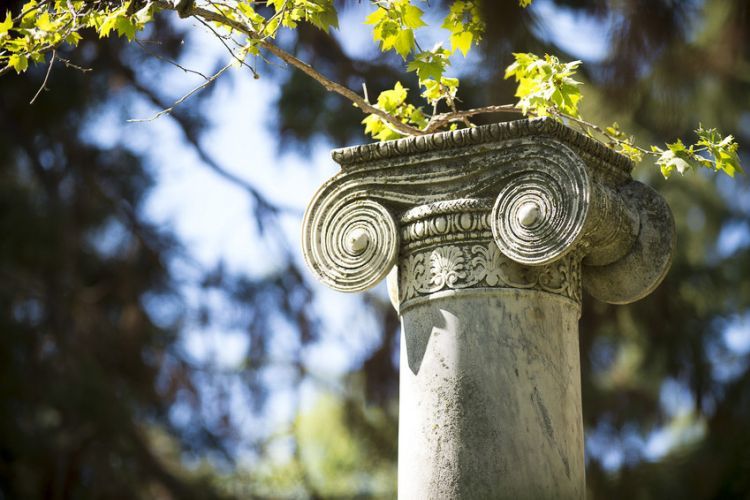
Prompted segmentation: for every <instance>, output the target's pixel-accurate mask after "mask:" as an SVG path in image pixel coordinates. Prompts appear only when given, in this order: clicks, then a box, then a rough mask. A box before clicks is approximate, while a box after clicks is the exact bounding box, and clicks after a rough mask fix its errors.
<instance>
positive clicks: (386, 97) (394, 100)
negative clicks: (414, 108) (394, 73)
mask: <svg viewBox="0 0 750 500" xmlns="http://www.w3.org/2000/svg"><path fill="white" fill-rule="evenodd" d="M408 91H409V89H407V88H404V86H403V85H401V82H396V85H395V86H394V87H393V90H385V91H383V92H381V93H380V95H379V96H378V107H379V108H380V109H382V110H383V111H386V112H392V111H394V110H395V109H396V108H397V107H398V106H400V105H401V104H403V102H404V101H405V100H406V97H407V94H408Z"/></svg>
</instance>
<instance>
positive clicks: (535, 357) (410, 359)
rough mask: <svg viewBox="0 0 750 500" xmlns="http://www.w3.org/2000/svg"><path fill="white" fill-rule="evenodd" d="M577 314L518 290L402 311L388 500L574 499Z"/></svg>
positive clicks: (468, 294)
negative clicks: (395, 499)
mask: <svg viewBox="0 0 750 500" xmlns="http://www.w3.org/2000/svg"><path fill="white" fill-rule="evenodd" d="M579 313H580V306H579V305H578V304H577V303H575V302H574V301H572V300H570V299H567V298H565V297H562V296H560V295H556V294H551V293H548V292H543V291H537V290H517V289H515V290H514V289H470V290H459V291H453V290H451V291H446V292H441V293H437V294H434V295H432V296H431V297H430V299H429V300H424V301H422V302H420V303H419V304H415V305H413V306H411V307H409V308H408V310H406V311H403V314H402V344H401V382H400V383H401V390H400V422H399V460H398V463H399V471H398V472H399V485H398V489H399V498H401V499H402V500H412V499H415V500H421V499H440V500H444V499H485V498H487V499H503V498H508V499H523V498H529V499H544V498H555V499H581V498H583V497H584V491H585V480H584V463H583V426H582V418H581V389H580V363H579V353H578V352H579V351H578V317H579Z"/></svg>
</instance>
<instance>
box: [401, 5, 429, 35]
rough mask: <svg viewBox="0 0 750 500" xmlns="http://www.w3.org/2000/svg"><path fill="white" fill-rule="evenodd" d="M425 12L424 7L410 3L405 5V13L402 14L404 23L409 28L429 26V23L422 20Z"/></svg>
mask: <svg viewBox="0 0 750 500" xmlns="http://www.w3.org/2000/svg"><path fill="white" fill-rule="evenodd" d="M423 14H424V12H422V9H420V8H419V7H416V6H414V5H411V4H409V5H406V7H404V14H403V16H402V19H403V22H404V24H405V25H406V26H408V27H409V28H412V29H416V28H421V27H422V26H427V23H425V22H424V21H422V15H423Z"/></svg>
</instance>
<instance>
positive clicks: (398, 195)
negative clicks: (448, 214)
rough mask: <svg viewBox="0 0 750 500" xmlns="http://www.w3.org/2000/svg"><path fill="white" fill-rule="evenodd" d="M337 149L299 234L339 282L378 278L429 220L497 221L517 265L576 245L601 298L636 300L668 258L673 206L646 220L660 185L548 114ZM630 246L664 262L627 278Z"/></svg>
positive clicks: (435, 228)
mask: <svg viewBox="0 0 750 500" xmlns="http://www.w3.org/2000/svg"><path fill="white" fill-rule="evenodd" d="M333 156H334V159H336V160H337V161H339V162H340V163H341V166H342V170H341V172H340V173H339V174H337V175H336V176H334V177H333V178H332V179H331V180H329V181H328V182H327V183H325V184H324V185H323V186H322V187H321V188H320V190H319V191H318V193H317V194H316V195H315V197H314V199H313V201H312V202H311V204H310V206H309V207H308V210H307V212H306V214H305V220H304V221H303V238H302V241H303V250H304V255H305V259H306V260H307V263H308V265H309V266H310V268H311V269H312V270H313V271H314V272H315V273H316V274H317V275H318V277H319V278H320V279H321V280H322V281H323V282H324V283H326V284H327V285H329V286H331V287H332V288H334V289H337V290H341V291H346V292H353V291H361V290H365V289H367V288H370V287H372V286H374V285H375V284H376V283H378V282H379V281H380V280H382V279H383V278H385V276H386V275H387V274H388V273H389V272H390V270H391V269H392V268H393V266H394V265H395V264H396V261H397V260H398V256H399V253H401V252H403V250H406V251H409V250H410V248H409V244H410V241H412V240H414V238H417V239H421V238H422V235H421V233H420V231H423V230H424V231H428V230H429V231H431V234H430V237H431V238H432V240H431V241H433V242H435V243H436V244H437V242H438V241H451V240H454V241H455V240H456V239H457V238H463V235H458V236H457V235H456V234H455V230H459V232H462V233H466V232H467V231H469V232H470V229H469V226H465V227H464V226H463V225H462V223H466V224H469V225H471V224H474V225H477V227H476V230H477V231H485V232H487V231H489V232H491V233H492V240H493V241H494V243H495V245H497V247H498V249H499V250H500V251H501V252H502V254H503V255H505V256H506V257H508V258H509V259H511V260H512V261H514V262H515V263H517V264H521V265H525V266H541V265H545V264H550V263H553V262H555V261H557V260H559V259H562V258H563V257H565V256H566V255H567V254H568V253H573V252H578V253H579V254H580V256H581V257H582V258H583V264H584V266H586V267H591V268H595V267H596V268H597V269H595V270H593V271H592V272H588V271H587V272H584V279H587V278H586V277H589V276H590V277H591V280H592V285H591V286H586V288H587V289H588V290H589V291H590V292H591V293H592V294H593V295H594V296H596V297H597V298H599V299H601V300H604V301H608V300H611V301H613V302H615V303H623V302H627V301H628V300H637V299H638V298H640V297H642V296H644V295H646V294H648V293H649V292H650V291H651V290H653V288H655V287H656V286H657V285H658V283H659V282H660V281H661V279H662V278H663V277H664V274H665V271H666V269H667V268H668V267H669V258H668V256H669V252H668V251H665V250H666V249H671V247H672V245H673V243H672V242H673V240H674V229H673V227H672V223H671V219H670V221H668V222H663V221H662V219H664V215H665V214H666V218H667V219H669V215H668V209H667V210H666V212H664V210H661V212H660V213H659V215H657V216H656V217H657V218H660V219H659V220H660V221H661V222H659V224H660V226H659V228H660V231H658V232H656V231H653V230H652V229H650V228H649V226H648V225H646V224H642V223H641V220H640V219H641V218H645V219H649V220H650V218H651V215H650V214H651V213H652V212H653V211H654V210H655V208H654V207H657V205H658V203H656V202H654V200H657V199H658V195H656V194H655V193H653V191H650V188H647V187H645V186H643V185H642V184H639V183H637V182H634V181H633V180H632V179H631V177H630V169H631V167H632V165H631V163H630V162H629V161H628V160H627V159H626V158H624V157H622V156H620V155H617V154H616V153H614V152H613V151H612V150H610V149H608V148H607V147H605V146H603V145H602V144H600V143H598V142H596V141H593V140H591V139H589V138H588V137H586V136H584V135H582V134H579V133H578V132H575V131H574V130H572V129H569V128H568V127H565V126H563V125H561V124H559V123H557V122H554V121H552V120H548V119H542V120H533V121H528V120H521V121H517V122H509V123H503V124H497V125H488V126H483V127H477V128H474V129H466V130H460V131H455V132H444V133H440V134H433V135H430V136H422V137H413V138H408V139H401V140H398V141H392V142H388V143H382V144H370V145H367V146H357V147H354V148H348V149H344V150H338V151H335V152H334V154H333ZM462 200H463V201H465V205H466V212H465V213H466V215H464V213H463V212H460V211H454V213H453V215H452V218H451V219H447V218H440V217H436V218H435V220H434V225H432V226H429V227H427V226H425V224H428V223H430V222H429V221H425V222H424V223H423V222H420V221H417V222H414V223H412V222H410V221H409V217H411V216H412V215H415V214H417V215H418V211H419V207H422V206H430V207H431V208H430V209H434V204H436V203H440V202H450V203H453V204H454V206H455V204H456V203H458V202H459V201H462ZM644 200H651V201H649V202H644ZM472 203H474V204H477V205H476V206H474V205H472ZM487 203H489V204H490V205H489V207H488V206H487ZM655 203H656V204H655ZM479 205H481V207H482V208H481V209H479V208H478V207H479ZM657 208H658V207H657ZM415 210H416V211H417V212H414V211H415ZM402 217H406V219H404V221H403V222H402V221H401V220H400V219H401V218H402ZM467 217H468V218H472V219H471V220H469V219H468V218H467ZM404 224H406V226H405V225H404ZM480 225H481V227H480ZM405 231H406V233H405ZM482 236H484V235H482ZM409 238H411V240H409ZM404 240H406V241H405V243H406V247H403V248H402V246H403V245H402V241H404ZM634 252H636V253H637V255H635V254H634ZM626 255H628V256H629V257H628V258H629V262H631V263H632V262H637V263H645V264H644V265H648V263H650V262H655V263H657V262H658V263H659V264H658V265H656V266H655V267H657V268H658V271H656V272H654V271H653V270H651V269H645V268H644V269H642V271H643V272H642V273H641V277H640V278H639V279H636V280H631V279H629V278H628V277H627V275H624V274H623V273H621V272H619V271H618V267H617V266H616V265H615V266H612V264H613V263H615V262H617V261H618V260H621V259H623V258H624V257H625V256H626ZM665 256H667V258H666V259H665ZM629 265H630V264H629ZM623 280H625V281H627V283H625V282H624V281H623ZM594 281H595V283H594ZM613 287H614V288H616V289H618V290H614V291H613V290H611V288H613ZM620 287H622V289H623V290H626V289H627V293H623V292H620V291H619V288H620Z"/></svg>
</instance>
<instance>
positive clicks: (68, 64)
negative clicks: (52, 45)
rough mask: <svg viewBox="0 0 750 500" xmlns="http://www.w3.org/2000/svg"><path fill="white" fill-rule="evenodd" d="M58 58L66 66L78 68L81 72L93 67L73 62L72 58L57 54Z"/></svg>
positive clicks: (86, 71)
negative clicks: (85, 66)
mask: <svg viewBox="0 0 750 500" xmlns="http://www.w3.org/2000/svg"><path fill="white" fill-rule="evenodd" d="M57 60H58V61H60V62H61V63H63V64H64V65H65V67H66V68H73V69H77V70H78V71H80V72H81V73H88V72H89V71H92V69H91V68H84V67H83V66H79V65H77V64H75V63H73V62H71V61H70V59H65V58H63V57H60V56H57Z"/></svg>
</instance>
